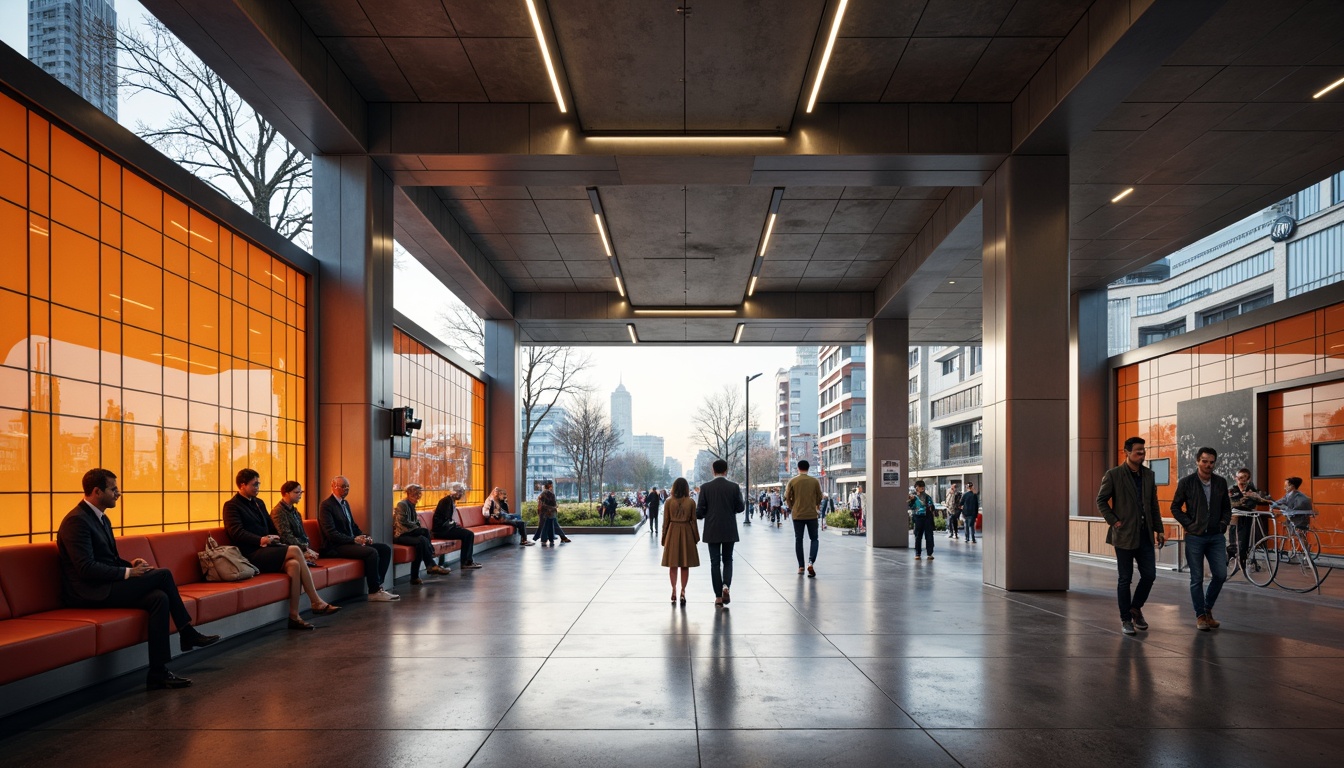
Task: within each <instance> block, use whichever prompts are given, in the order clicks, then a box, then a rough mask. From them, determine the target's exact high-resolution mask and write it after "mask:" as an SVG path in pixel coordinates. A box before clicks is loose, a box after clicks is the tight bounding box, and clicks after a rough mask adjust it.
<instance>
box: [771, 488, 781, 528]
mask: <svg viewBox="0 0 1344 768" xmlns="http://www.w3.org/2000/svg"><path fill="white" fill-rule="evenodd" d="M783 505H784V499H783V498H781V497H780V495H779V491H774V490H772V491H770V522H772V523H774V524H775V527H776V528H778V527H779V526H780V525H781V523H780V522H779V508H780V507H781V506H783Z"/></svg>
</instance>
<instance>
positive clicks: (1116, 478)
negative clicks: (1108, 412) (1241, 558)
mask: <svg viewBox="0 0 1344 768" xmlns="http://www.w3.org/2000/svg"><path fill="white" fill-rule="evenodd" d="M1146 455H1147V448H1146V447H1145V445H1144V440H1143V438H1141V437H1131V438H1129V439H1128V440H1126V441H1125V461H1124V462H1123V463H1122V464H1121V465H1120V466H1118V467H1114V468H1112V469H1108V470H1106V474H1104V475H1102V476H1101V490H1099V491H1097V511H1098V512H1099V513H1101V516H1102V517H1104V518H1106V522H1107V523H1108V527H1107V529H1106V543H1107V544H1110V545H1111V546H1113V547H1115V565H1116V568H1117V569H1119V572H1120V574H1119V581H1118V583H1117V585H1116V592H1117V597H1118V599H1119V603H1120V629H1121V631H1123V632H1124V633H1125V634H1126V635H1132V634H1134V633H1135V632H1134V630H1135V628H1136V627H1137V628H1138V629H1144V630H1146V629H1148V622H1147V621H1146V620H1145V619H1144V618H1143V604H1144V603H1145V602H1147V600H1148V593H1149V592H1151V591H1152V589H1153V582H1154V581H1155V580H1157V552H1156V549H1155V548H1156V547H1160V546H1162V543H1163V542H1165V541H1166V536H1164V535H1163V529H1162V513H1161V512H1159V511H1158V506H1157V480H1156V477H1155V476H1154V475H1153V470H1151V469H1149V468H1147V467H1145V466H1144V465H1143V460H1144V457H1145V456H1146ZM1224 493H1226V491H1224ZM1136 563H1137V564H1138V566H1139V585H1138V586H1137V587H1135V588H1134V591H1133V593H1132V594H1131V593H1130V590H1129V585H1130V584H1131V583H1132V582H1133V579H1134V565H1135V564H1136ZM1224 565H1226V564H1224Z"/></svg>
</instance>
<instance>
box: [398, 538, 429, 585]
mask: <svg viewBox="0 0 1344 768" xmlns="http://www.w3.org/2000/svg"><path fill="white" fill-rule="evenodd" d="M396 542H397V543H398V544H401V545H403V546H407V547H410V548H411V549H413V550H415V551H414V552H412V553H411V578H412V579H418V578H420V564H421V563H424V564H425V567H426V568H432V567H434V542H433V541H431V540H430V538H429V531H427V530H425V529H424V528H416V529H415V530H414V531H409V532H407V533H403V534H401V535H400V536H398V537H397V538H396Z"/></svg>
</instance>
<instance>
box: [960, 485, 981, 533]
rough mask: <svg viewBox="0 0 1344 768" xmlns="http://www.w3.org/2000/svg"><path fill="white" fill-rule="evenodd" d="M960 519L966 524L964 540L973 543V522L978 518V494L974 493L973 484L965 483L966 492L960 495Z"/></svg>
mask: <svg viewBox="0 0 1344 768" xmlns="http://www.w3.org/2000/svg"><path fill="white" fill-rule="evenodd" d="M961 517H962V522H964V523H965V524H966V540H967V541H969V542H971V543H972V544H974V543H975V521H976V519H977V518H978V517H980V494H978V493H976V492H975V483H972V482H971V481H970V480H967V481H966V492H965V493H963V494H961Z"/></svg>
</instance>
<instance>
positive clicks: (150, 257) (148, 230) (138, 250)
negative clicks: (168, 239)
mask: <svg viewBox="0 0 1344 768" xmlns="http://www.w3.org/2000/svg"><path fill="white" fill-rule="evenodd" d="M121 243H122V245H121V247H122V248H124V249H125V250H126V252H127V253H129V254H131V255H132V256H138V257H139V258H141V259H143V260H144V261H145V262H146V263H149V264H153V265H155V266H160V265H162V264H163V235H161V234H159V231H158V230H157V229H154V228H152V227H149V226H147V225H145V224H142V223H140V222H138V221H136V220H135V219H133V218H131V217H130V216H123V217H122V228H121Z"/></svg>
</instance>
